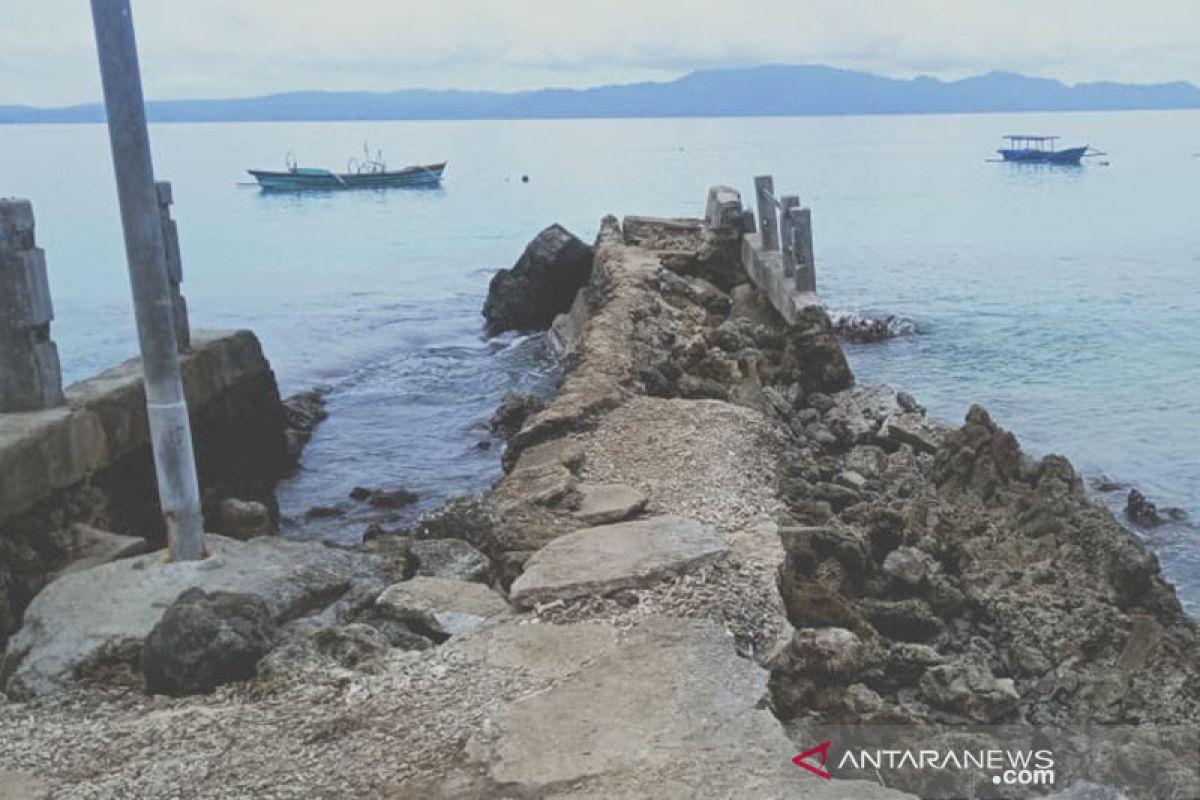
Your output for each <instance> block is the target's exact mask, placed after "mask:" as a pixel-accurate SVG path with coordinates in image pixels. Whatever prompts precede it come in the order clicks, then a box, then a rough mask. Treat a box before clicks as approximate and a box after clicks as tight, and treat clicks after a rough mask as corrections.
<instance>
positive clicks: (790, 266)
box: [779, 194, 800, 278]
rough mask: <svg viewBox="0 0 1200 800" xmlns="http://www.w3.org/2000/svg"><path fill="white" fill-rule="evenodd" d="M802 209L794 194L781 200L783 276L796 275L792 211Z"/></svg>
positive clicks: (780, 246)
mask: <svg viewBox="0 0 1200 800" xmlns="http://www.w3.org/2000/svg"><path fill="white" fill-rule="evenodd" d="M799 207H800V198H799V197H797V196H796V195H794V194H786V195H784V196H783V197H781V198H779V262H780V263H781V264H782V265H783V274H784V275H785V276H787V277H789V278H790V277H792V276H793V275H795V274H796V237H795V227H794V225H793V224H792V221H793V217H792V209H795V208H799Z"/></svg>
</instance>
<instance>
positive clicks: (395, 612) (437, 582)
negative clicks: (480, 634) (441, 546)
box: [375, 576, 509, 636]
mask: <svg viewBox="0 0 1200 800" xmlns="http://www.w3.org/2000/svg"><path fill="white" fill-rule="evenodd" d="M375 606H376V608H378V609H379V610H380V611H381V612H383V613H384V614H387V615H388V616H391V617H394V618H395V619H398V620H400V621H401V622H407V623H412V624H415V625H417V626H419V627H420V628H422V629H424V630H427V631H429V632H431V633H433V634H436V635H439V636H453V635H455V634H461V633H466V632H468V631H471V630H474V629H475V628H478V627H479V626H480V625H482V624H483V622H484V621H485V620H487V619H489V618H491V617H496V616H499V615H502V614H507V613H508V612H509V608H508V603H506V602H504V598H503V597H501V596H500V595H498V594H496V593H495V592H493V591H492V590H491V589H489V588H488V587H486V586H484V585H483V584H479V583H472V582H470V581H460V580H454V579H453V578H431V577H427V576H418V577H416V578H413V579H411V580H407V581H403V582H401V583H395V584H392V585H391V586H389V587H388V588H387V589H385V590H384V592H383V593H382V594H381V595H379V597H378V599H376V600H375Z"/></svg>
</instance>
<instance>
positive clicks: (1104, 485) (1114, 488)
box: [1092, 475, 1124, 493]
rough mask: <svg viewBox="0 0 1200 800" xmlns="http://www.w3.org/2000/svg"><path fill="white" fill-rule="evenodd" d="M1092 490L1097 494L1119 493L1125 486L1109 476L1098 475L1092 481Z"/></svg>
mask: <svg viewBox="0 0 1200 800" xmlns="http://www.w3.org/2000/svg"><path fill="white" fill-rule="evenodd" d="M1092 488H1093V489H1095V490H1096V491H1097V492H1105V493H1108V492H1119V491H1120V490H1121V489H1123V488H1124V486H1123V485H1122V484H1121V482H1120V481H1115V480H1113V479H1112V478H1110V477H1108V476H1107V475H1097V476H1096V477H1095V478H1093V479H1092Z"/></svg>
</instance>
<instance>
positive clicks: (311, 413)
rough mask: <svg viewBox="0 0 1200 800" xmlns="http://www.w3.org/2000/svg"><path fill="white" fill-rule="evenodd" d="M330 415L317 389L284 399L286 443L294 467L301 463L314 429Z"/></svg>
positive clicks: (290, 461) (288, 456) (288, 455)
mask: <svg viewBox="0 0 1200 800" xmlns="http://www.w3.org/2000/svg"><path fill="white" fill-rule="evenodd" d="M328 416H329V412H328V411H326V410H325V398H324V397H323V396H322V394H321V392H319V391H317V390H315V389H313V390H309V391H305V392H297V393H296V394H294V395H292V396H291V397H289V398H287V399H286V400H284V401H283V421H284V426H285V427H284V432H283V433H284V443H285V447H286V450H287V458H288V461H289V463H290V464H291V466H292V467H295V465H296V464H297V463H299V461H300V456H301V454H302V453H303V452H304V446H305V445H307V444H308V442H309V440H310V439H312V434H313V430H314V429H315V428H316V427H317V425H319V424H320V423H321V422H322V421H323V420H325V419H326V418H327V417H328Z"/></svg>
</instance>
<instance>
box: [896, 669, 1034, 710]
mask: <svg viewBox="0 0 1200 800" xmlns="http://www.w3.org/2000/svg"><path fill="white" fill-rule="evenodd" d="M920 688H921V695H922V697H924V698H925V699H926V700H928V701H929V702H930V703H932V704H933V705H935V706H938V707H939V708H944V709H946V710H948V711H953V712H955V713H957V714H961V715H962V716H964V717H967V718H968V719H971V720H973V721H975V722H995V721H997V720H1000V719H1002V718H1003V717H1005V716H1007V715H1008V714H1009V713H1010V712H1012V711H1013V710H1014V709H1016V707H1017V705H1018V704H1019V703H1020V701H1021V697H1020V695H1018V694H1017V690H1016V688H1015V687H1014V684H1013V680H1012V678H997V677H996V676H994V675H993V674H992V673H991V670H989V669H987V668H986V667H984V666H982V665H981V664H978V663H975V662H974V661H955V662H953V663H950V664H941V665H939V666H935V667H931V668H929V669H928V670H926V671H925V674H924V675H922V676H921V680H920Z"/></svg>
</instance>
